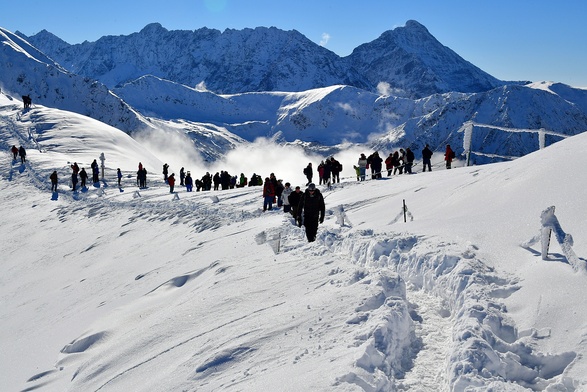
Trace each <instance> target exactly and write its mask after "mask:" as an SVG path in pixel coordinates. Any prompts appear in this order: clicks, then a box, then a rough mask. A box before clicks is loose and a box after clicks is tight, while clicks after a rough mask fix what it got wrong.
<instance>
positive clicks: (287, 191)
mask: <svg viewBox="0 0 587 392" xmlns="http://www.w3.org/2000/svg"><path fill="white" fill-rule="evenodd" d="M292 192H293V189H291V184H290V183H289V182H286V183H285V186H284V187H283V191H281V200H282V202H283V212H289V213H291V204H289V195H291V193H292Z"/></svg>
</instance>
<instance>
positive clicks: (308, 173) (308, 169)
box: [304, 162, 314, 185]
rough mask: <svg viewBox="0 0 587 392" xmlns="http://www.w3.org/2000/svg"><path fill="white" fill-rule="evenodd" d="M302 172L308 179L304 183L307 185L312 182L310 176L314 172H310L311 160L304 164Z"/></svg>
mask: <svg viewBox="0 0 587 392" xmlns="http://www.w3.org/2000/svg"><path fill="white" fill-rule="evenodd" d="M304 174H305V175H306V178H307V179H308V182H307V183H306V185H309V184H310V183H311V182H312V176H313V175H314V173H313V172H312V162H310V163H308V166H306V168H305V169H304Z"/></svg>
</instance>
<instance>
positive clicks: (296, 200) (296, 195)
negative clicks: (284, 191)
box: [287, 186, 304, 226]
mask: <svg viewBox="0 0 587 392" xmlns="http://www.w3.org/2000/svg"><path fill="white" fill-rule="evenodd" d="M303 195H304V194H303V193H302V191H301V189H300V187H299V186H296V189H295V190H294V191H293V192H292V193H290V194H289V196H288V197H287V200H289V204H290V205H291V215H292V216H293V217H294V219H295V220H296V223H297V224H298V226H301V225H302V220H301V218H300V220H298V207H299V206H300V200H302V196H303Z"/></svg>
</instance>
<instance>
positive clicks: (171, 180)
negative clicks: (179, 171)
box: [167, 173, 175, 193]
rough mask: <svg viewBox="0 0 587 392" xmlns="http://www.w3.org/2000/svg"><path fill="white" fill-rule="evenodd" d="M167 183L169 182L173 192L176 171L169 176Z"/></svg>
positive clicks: (170, 189) (170, 191)
mask: <svg viewBox="0 0 587 392" xmlns="http://www.w3.org/2000/svg"><path fill="white" fill-rule="evenodd" d="M167 183H168V184H169V193H173V186H174V185H175V173H173V174H171V175H170V176H169V177H167Z"/></svg>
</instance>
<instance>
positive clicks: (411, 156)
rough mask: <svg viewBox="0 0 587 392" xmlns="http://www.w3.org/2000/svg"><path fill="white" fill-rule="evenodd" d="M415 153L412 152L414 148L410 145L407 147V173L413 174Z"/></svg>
mask: <svg viewBox="0 0 587 392" xmlns="http://www.w3.org/2000/svg"><path fill="white" fill-rule="evenodd" d="M414 158H415V157H414V153H413V152H412V150H411V149H410V148H409V147H408V148H406V161H405V162H406V163H405V167H406V168H405V172H406V173H407V174H412V166H413V165H414Z"/></svg>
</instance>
